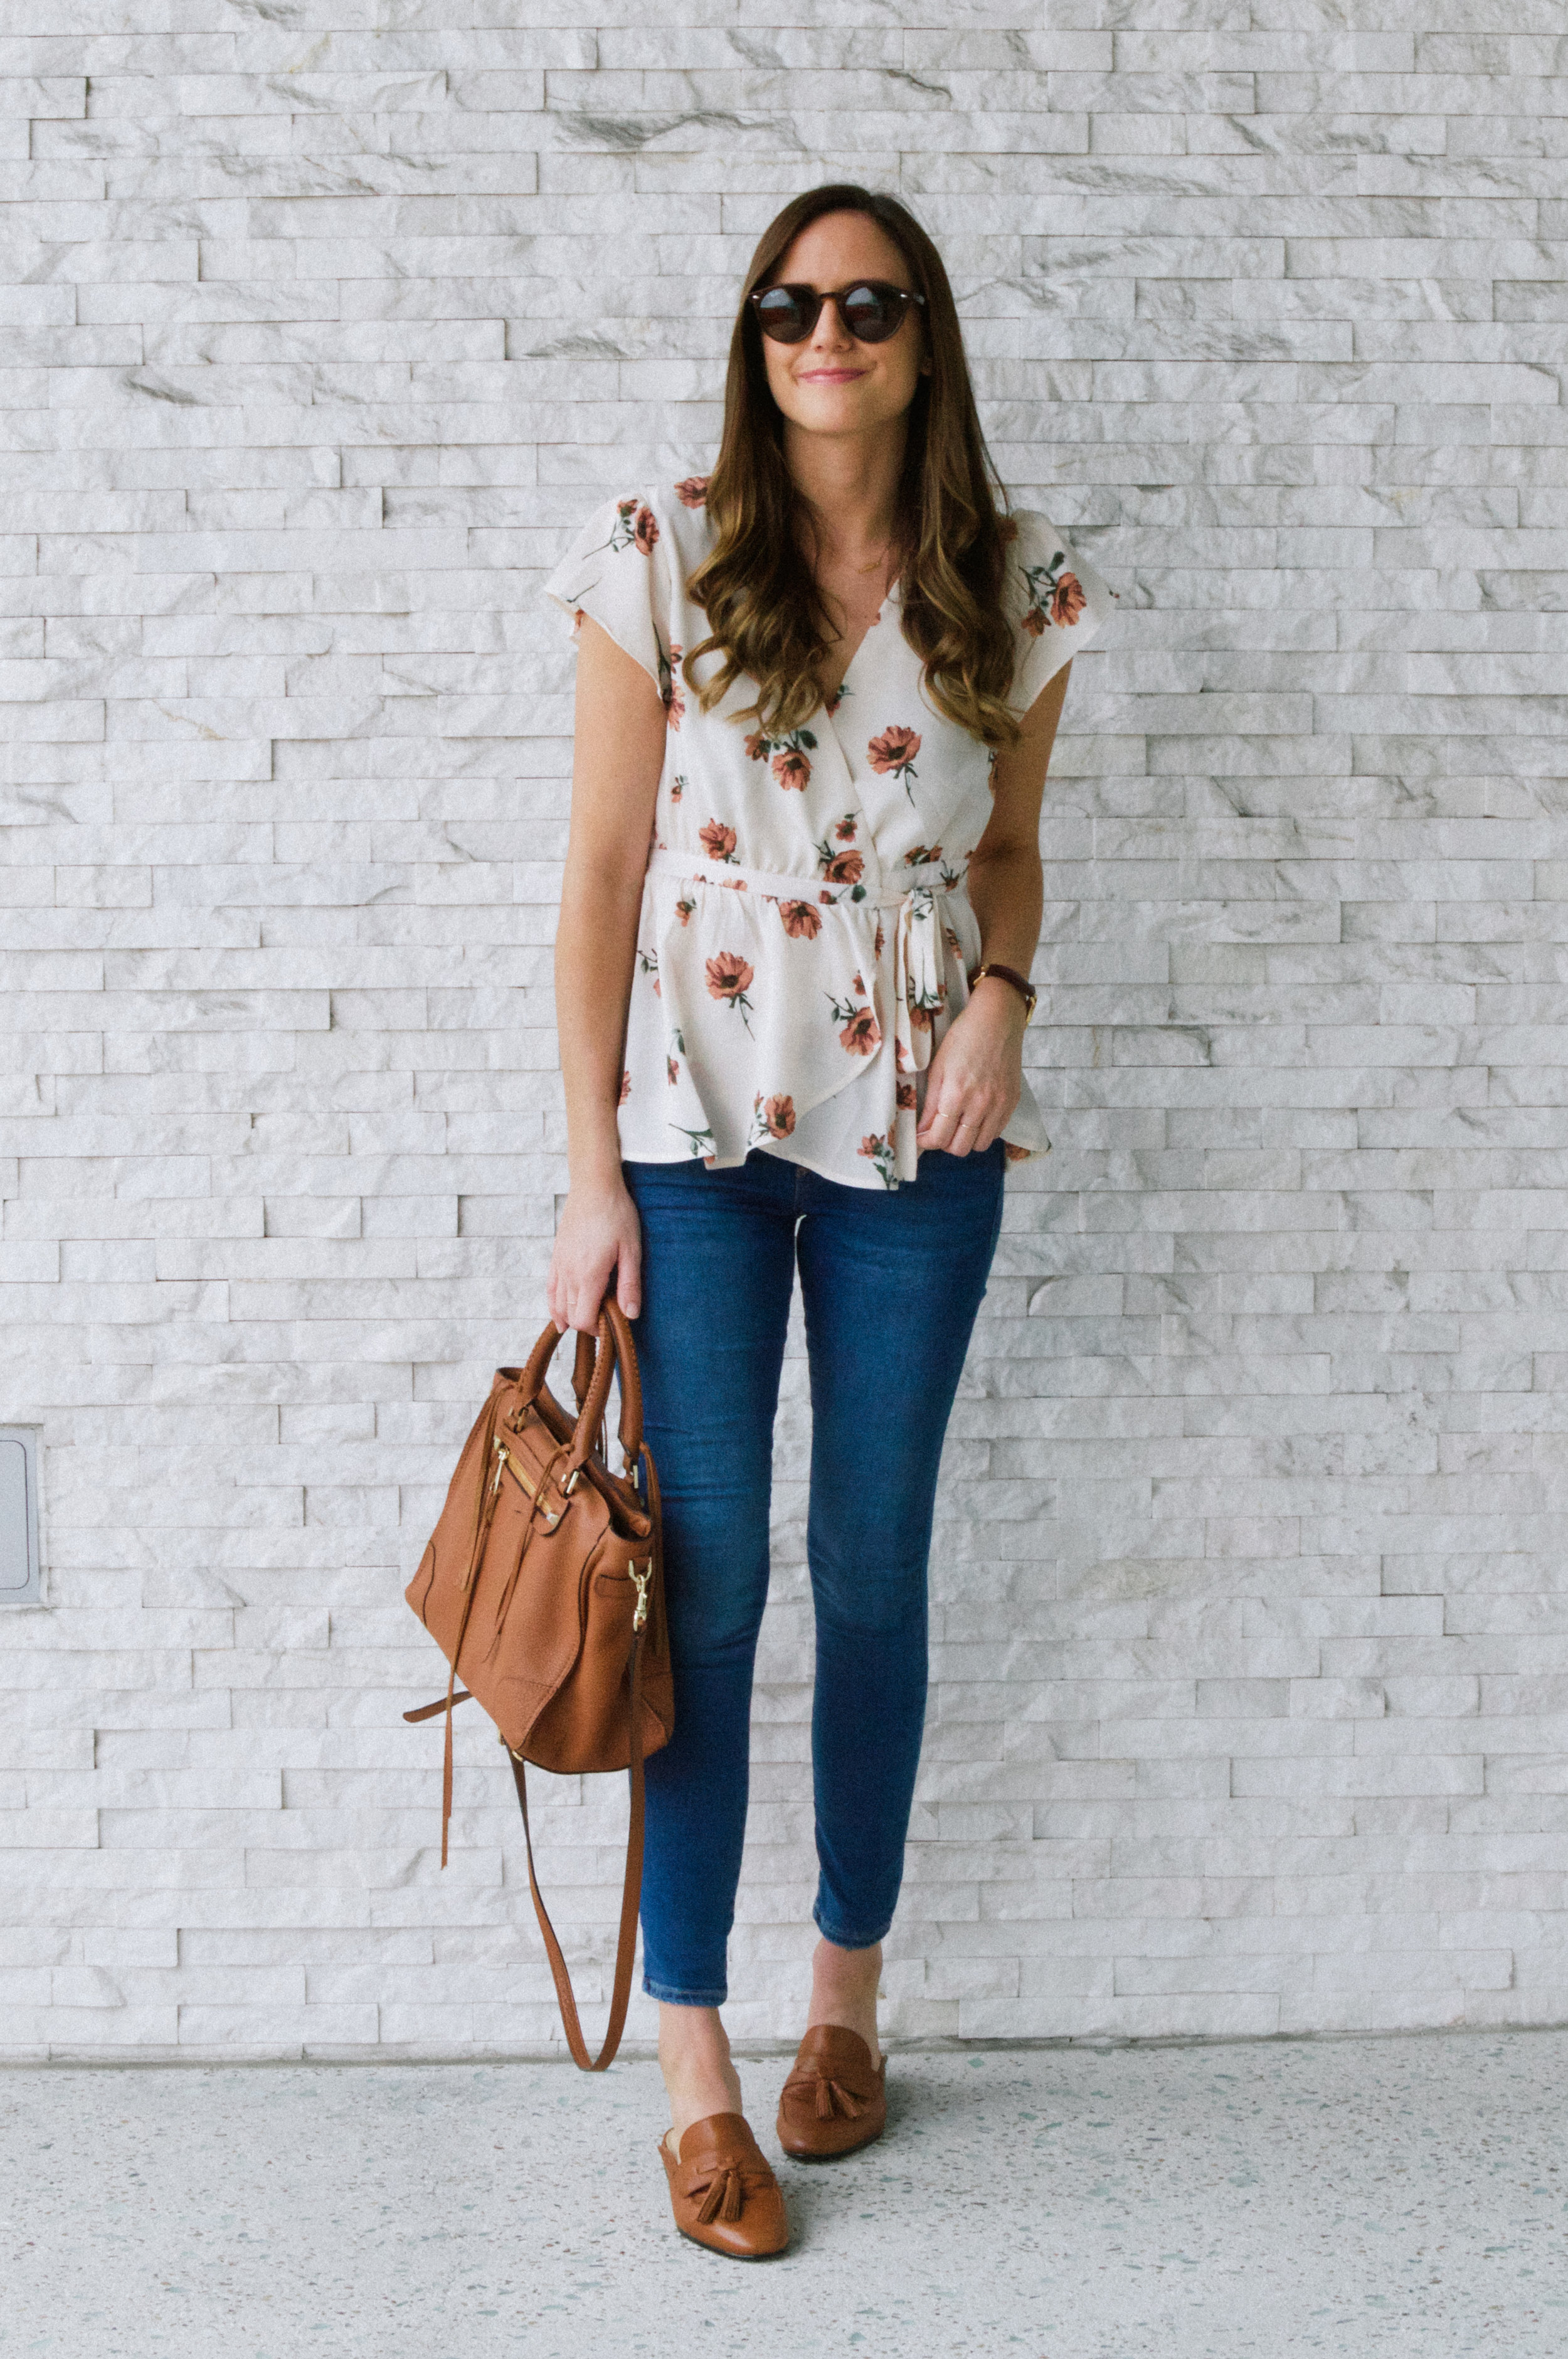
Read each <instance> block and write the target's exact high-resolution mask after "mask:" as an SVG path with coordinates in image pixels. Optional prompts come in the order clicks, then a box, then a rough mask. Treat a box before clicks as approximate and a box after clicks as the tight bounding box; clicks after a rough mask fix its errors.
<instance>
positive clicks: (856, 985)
mask: <svg viewBox="0 0 1568 2359" xmlns="http://www.w3.org/2000/svg"><path fill="white" fill-rule="evenodd" d="M849 988H850V990H851V991H852V992H853V993H854V995H855V996H856V998H857V999H864V997H865V995H866V986H865V984H864V983H863V982H862V981H861V979H860V976H859V975H857V976H856V977H855V980H854V982H853V983H852V984H850V985H849Z"/></svg>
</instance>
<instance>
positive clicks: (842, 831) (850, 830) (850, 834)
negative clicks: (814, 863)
mask: <svg viewBox="0 0 1568 2359" xmlns="http://www.w3.org/2000/svg"><path fill="white" fill-rule="evenodd" d="M859 824H860V822H859V821H858V820H857V819H856V816H855V814H854V812H853V811H846V812H845V814H844V816H843V818H842V819H836V820H835V821H834V822H833V832H834V834H835V836H836V837H837V838H838V842H839V843H854V841H855V830H856V828H857V827H858V826H859Z"/></svg>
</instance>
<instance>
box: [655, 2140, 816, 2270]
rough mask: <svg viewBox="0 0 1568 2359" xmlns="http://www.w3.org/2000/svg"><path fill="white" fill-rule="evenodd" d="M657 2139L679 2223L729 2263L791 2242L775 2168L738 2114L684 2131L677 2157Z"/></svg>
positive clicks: (775, 2250) (698, 2242)
mask: <svg viewBox="0 0 1568 2359" xmlns="http://www.w3.org/2000/svg"><path fill="white" fill-rule="evenodd" d="M666 2140H667V2134H666V2137H665V2138H661V2139H660V2140H659V2156H660V2158H661V2160H662V2161H663V2163H664V2166H665V2172H666V2174H667V2175H668V2178H669V2182H670V2208H671V2210H672V2211H673V2212H674V2213H675V2215H676V2227H677V2228H678V2229H679V2230H680V2232H681V2234H682V2235H683V2236H689V2237H690V2238H691V2241H692V2243H693V2244H694V2245H706V2246H707V2247H708V2251H709V2252H710V2253H722V2254H723V2255H724V2256H725V2257H726V2258H727V2259H729V2260H731V2261H765V2260H767V2259H769V2258H771V2256H773V2254H774V2253H782V2252H783V2251H784V2246H785V2245H787V2244H788V2243H789V2214H788V2213H787V2212H785V2210H784V2192H783V2190H782V2189H781V2188H780V2186H779V2183H778V2180H776V2179H775V2178H774V2177H773V2167H772V2165H771V2164H770V2163H769V2161H768V2158H767V2157H766V2155H765V2154H764V2153H763V2152H762V2147H760V2146H759V2145H758V2144H757V2141H756V2139H755V2138H754V2137H753V2136H752V2129H751V2125H750V2123H749V2122H748V2121H747V2120H746V2117H745V2115H744V2114H708V2117H707V2119H706V2120H705V2121H700V2122H693V2123H692V2125H691V2126H690V2127H689V2129H687V2131H686V2132H685V2133H684V2135H683V2136H682V2138H681V2142H680V2153H679V2155H678V2156H676V2155H674V2154H672V2153H671V2152H670V2149H669V2146H668V2144H667V2142H666Z"/></svg>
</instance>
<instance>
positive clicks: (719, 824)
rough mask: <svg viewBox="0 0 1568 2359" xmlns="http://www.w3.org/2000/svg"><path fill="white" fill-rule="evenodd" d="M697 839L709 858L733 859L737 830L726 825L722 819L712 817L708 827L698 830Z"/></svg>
mask: <svg viewBox="0 0 1568 2359" xmlns="http://www.w3.org/2000/svg"><path fill="white" fill-rule="evenodd" d="M697 839H698V841H699V843H701V845H702V848H703V850H704V852H706V853H707V854H708V858H709V860H733V859H734V857H735V831H734V829H733V828H732V827H726V826H725V824H724V822H723V821H722V820H721V819H710V820H709V821H708V824H707V826H706V827H699V828H698V829H697Z"/></svg>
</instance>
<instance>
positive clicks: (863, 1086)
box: [548, 187, 1108, 2259]
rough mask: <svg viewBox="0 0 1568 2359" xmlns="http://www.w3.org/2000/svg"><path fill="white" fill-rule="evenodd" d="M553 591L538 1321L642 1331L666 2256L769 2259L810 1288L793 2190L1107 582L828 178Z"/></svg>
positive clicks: (873, 2009)
mask: <svg viewBox="0 0 1568 2359" xmlns="http://www.w3.org/2000/svg"><path fill="white" fill-rule="evenodd" d="M548 587H549V590H550V592H551V594H552V595H553V596H554V597H556V598H557V599H558V600H559V602H560V603H562V604H563V605H564V606H566V607H567V608H568V612H569V613H570V614H571V615H572V617H573V623H574V627H576V628H577V629H578V632H579V658H578V689H577V737H576V760H575V766H574V772H573V789H572V822H571V836H570V843H569V848H568V854H567V864H566V880H565V888H564V892H563V897H562V905H561V919H560V930H559V935H558V938H557V952H556V985H557V1009H558V1020H559V1027H560V1046H561V1062H562V1067H563V1070H564V1072H565V1075H566V1099H567V1124H568V1161H569V1171H570V1190H569V1193H568V1197H567V1201H566V1206H565V1209H564V1211H563V1212H562V1215H561V1220H560V1225H559V1230H558V1234H557V1239H556V1247H555V1257H554V1260H553V1263H552V1266H551V1272H550V1285H549V1299H550V1310H551V1314H552V1316H553V1317H554V1319H555V1321H556V1323H557V1326H558V1327H559V1328H560V1329H561V1330H562V1331H563V1332H564V1331H565V1330H566V1329H567V1328H568V1327H577V1328H591V1327H592V1326H593V1324H594V1321H595V1316H596V1313H597V1310H598V1307H599V1304H600V1299H601V1298H602V1296H603V1294H604V1292H605V1290H606V1288H608V1287H609V1286H610V1285H611V1283H613V1284H614V1286H615V1287H616V1288H617V1290H618V1292H619V1295H620V1299H621V1301H622V1304H623V1306H624V1307H625V1309H626V1310H627V1312H628V1313H629V1314H630V1315H632V1316H633V1317H635V1318H637V1319H638V1320H639V1327H638V1355H639V1360H640V1364H641V1369H642V1377H643V1388H644V1396H645V1405H646V1419H647V1431H648V1436H649V1440H650V1444H651V1447H652V1449H653V1452H654V1459H655V1462H656V1463H657V1465H658V1468H659V1471H660V1476H661V1481H662V1484H663V1491H664V1502H665V1567H666V1575H665V1577H666V1583H667V1595H668V1612H669V1617H670V1636H671V1647H672V1653H673V1659H674V1665H675V1672H676V1733H675V1736H674V1739H673V1741H672V1742H671V1743H670V1745H668V1746H667V1747H666V1748H665V1750H664V1751H662V1752H660V1753H657V1754H655V1755H654V1756H653V1757H652V1758H651V1759H650V1761H649V1763H648V1770H647V1851H646V1864H645V1868H644V1875H643V1910H642V1915H643V1967H644V1978H643V1988H644V1989H645V1990H646V1991H648V1992H649V1993H650V1994H651V1995H653V1996H654V1998H656V1999H657V2000H658V2001H659V2003H660V2012H659V2025H660V2029H659V2058H660V2062H661V2064H662V2065H663V2068H664V2073H665V2082H666V2083H667V2085H668V2090H669V2097H670V2111H671V2126H670V2131H669V2134H668V2136H667V2137H666V2138H665V2140H664V2141H663V2142H662V2145H661V2153H662V2156H663V2158H664V2162H665V2169H666V2172H667V2173H668V2175H669V2182H670V2193H671V2201H672V2204H673V2206H674V2211H675V2216H676V2224H677V2226H679V2227H680V2228H681V2229H682V2231H683V2232H684V2233H685V2234H688V2235H690V2236H693V2237H695V2238H696V2240H697V2242H698V2243H700V2244H705V2245H709V2246H711V2247H712V2248H713V2249H715V2250H717V2251H719V2252H722V2253H727V2254H730V2255H732V2256H736V2257H741V2258H748V2259H750V2258H755V2257H757V2256H760V2255H762V2254H763V2253H771V2252H777V2251H780V2250H782V2249H783V2247H784V2244H785V2243H786V2241H787V2237H788V2226H787V2222H786V2220H785V2216H784V2202H783V2197H782V2195H781V2193H780V2190H779V2188H778V2185H777V2182H776V2181H775V2180H774V2178H773V2172H772V2170H771V2169H769V2167H768V2164H767V2162H766V2161H765V2159H764V2158H763V2157H762V2152H761V2150H760V2148H759V2147H758V2146H757V2144H756V2141H755V2139H754V2137H753V2136H752V2132H751V2130H750V2128H749V2127H748V2125H747V2124H746V2121H745V2119H744V2116H743V2114H742V2112H741V2084H740V2081H739V2079H738V2077H737V2075H736V2073H735V2071H734V2068H733V2066H732V2064H731V2062H730V2050H729V2045H728V2041H727V2039H726V2037H725V2033H724V2029H723V2026H722V2023H721V2021H720V2018H719V2005H720V2003H721V2002H722V2000H723V1999H724V1997H725V1995H726V1955H727V1940H728V1935H729V1932H730V1924H731V1921H732V1917H733V1910H734V1898H735V1890H736V1884H737V1879H738V1877H739V1874H740V1867H741V1843H742V1839H743V1834H744V1828H745V1819H746V1772H747V1751H748V1733H749V1723H750V1712H751V1690H752V1657H753V1653H754V1649H755V1645H756V1638H757V1631H758V1625H759V1624H760V1622H761V1619H762V1606H763V1602H764V1599H765V1595H766V1591H767V1580H768V1508H769V1481H770V1474H771V1465H772V1442H773V1413H774V1408H775V1406H776V1402H777V1397H778V1386H779V1375H780V1367H781V1363H782V1358H783V1353H784V1334H785V1326H786V1322H787V1319H788V1314H789V1304H790V1296H791V1292H792V1288H793V1285H794V1277H795V1267H796V1266H797V1264H798V1266H799V1270H800V1276H801V1285H802V1289H803V1294H804V1299H805V1308H806V1335H807V1343H808V1348H809V1353H810V1375H811V1398H812V1409H813V1441H812V1457H811V1501H810V1512H809V1519H808V1528H807V1554H808V1558H809V1561H810V1571H811V1583H812V1594H813V1601H814V1604H815V1608H816V1697H815V1704H814V1712H813V1721H812V1760H813V1774H814V1785H815V1794H816V1845H817V1854H818V1860H819V1864H820V1871H821V1874H820V1883H819V1887H818V1895H817V1900H816V1909H815V1912H814V1913H815V1919H816V1926H817V1929H818V1931H819V1932H820V1934H821V1939H820V1940H819V1941H818V1943H817V1946H816V1954H815V1959H814V1963H813V1973H812V1992H811V2004H810V2009H809V2014H808V2018H807V2030H806V2038H805V2040H804V2042H803V2044H802V2047H801V2050H800V2053H799V2056H798V2058H797V2060H796V2063H795V2068H794V2070H793V2071H792V2072H791V2075H790V2078H789V2081H788V2082H787V2083H786V2086H785V2089H784V2096H783V2100H782V2102H781V2106H780V2111H779V2117H778V2133H779V2136H780V2139H781V2141H782V2143H783V2145H784V2147H785V2149H786V2150H787V2151H788V2152H789V2153H791V2154H792V2155H795V2156H798V2157H801V2158H826V2157H828V2156H837V2155H842V2154H847V2153H849V2152H851V2151H853V2150H854V2149H855V2148H857V2147H860V2146H863V2145H865V2144H867V2143H868V2142H869V2141H870V2140H871V2138H873V2137H875V2136H878V2135H879V2133H880V2131H881V2127H882V2123H883V2119H884V2101H883V2084H884V2077H885V2062H884V2060H883V2059H882V2058H881V2054H880V2051H879V2049H878V2042H877V1984H878V1976H879V1971H880V1968H881V1941H882V1938H883V1936H884V1934H885V1933H886V1932H887V1930H888V1928H889V1926H890V1924H891V1922H892V1915H893V1908H894V1904H895V1902H896V1899H897V1897H898V1889H899V1883H900V1878H901V1875H902V1873H903V1847H904V1836H905V1832H906V1828H907V1824H908V1818H909V1810H910V1802H911V1797H912V1794H913V1791H914V1775H915V1769H916V1766H917V1763H918V1760H919V1755H920V1743H921V1734H922V1727H923V1723H924V1718H925V1686H926V1587H925V1573H926V1555H927V1550H928V1548H929V1545H930V1536H931V1520H932V1511H933V1504H934V1498H935V1483H936V1470H937V1461H938V1458H939V1456H940V1453H941V1448H942V1439H943V1434H944V1431H945V1429H946V1421H947V1417H948V1413H949V1410H950V1409H951V1407H952V1402H953V1397H954V1394H955V1391H956V1389H957V1383H958V1378H959V1375H960V1373H961V1370H962V1367H963V1362H964V1354H965V1351H966V1349H967V1346H968V1339H969V1333H970V1330H971V1327H972V1325H973V1322H974V1319H975V1314H976V1311H977V1310H978V1309H979V1302H980V1299H981V1296H982V1295H983V1293H984V1291H985V1285H986V1277H987V1273H988V1271H989V1266H990V1260H991V1256H992V1253H993V1251H994V1248H995V1245H996V1239H997V1234H998V1231H999V1228H1000V1220H1001V1200H1002V1170H1003V1164H1004V1161H1005V1160H1006V1159H1008V1158H1014V1157H1023V1156H1027V1155H1031V1154H1034V1153H1038V1152H1042V1151H1044V1149H1045V1147H1047V1145H1048V1142H1047V1140H1046V1138H1045V1136H1044V1131H1043V1129H1042V1127H1041V1121H1040V1114H1039V1111H1038V1109H1037V1108H1036V1106H1035V1103H1034V1101H1033V1097H1032V1096H1031V1095H1030V1093H1029V1091H1028V1089H1027V1087H1026V1086H1025V1084H1024V1082H1023V1074H1022V1040H1023V1027H1024V1024H1025V1022H1026V1020H1027V1018H1028V1016H1029V1015H1030V1013H1031V1011H1032V1008H1033V991H1032V988H1031V986H1030V984H1029V982H1028V970H1029V965H1030V962H1031V960H1032V958H1033V953H1034V949H1035V945H1036V943H1037V940H1038V939H1039V929H1040V917H1041V897H1042V882H1041V866H1040V853H1039V813H1040V804H1041V796H1042V791H1043V788H1044V778H1045V771H1046V766H1047V763H1048V762H1049V759H1050V755H1051V746H1052V741H1053V739H1054V734H1055V730H1056V723H1057V719H1058V716H1059V714H1060V712H1061V709H1062V701H1063V697H1064V695H1065V690H1066V683H1067V673H1068V668H1069V665H1070V661H1071V658H1072V655H1073V652H1074V650H1075V648H1076V647H1078V646H1079V645H1080V644H1081V643H1082V642H1083V641H1084V640H1085V639H1086V638H1087V637H1088V636H1090V634H1091V633H1092V632H1093V630H1094V629H1095V628H1096V627H1097V626H1098V623H1099V621H1100V619H1101V617H1102V615H1103V614H1104V613H1105V612H1106V611H1107V609H1108V592H1106V591H1105V589H1104V585H1103V584H1102V583H1101V582H1099V581H1098V577H1097V576H1096V575H1095V574H1093V573H1092V572H1091V571H1089V569H1088V568H1087V566H1085V565H1083V564H1082V563H1081V562H1080V561H1079V560H1076V558H1075V557H1074V555H1073V553H1072V551H1071V550H1070V549H1068V547H1067V544H1066V543H1065V541H1064V540H1063V539H1062V538H1061V537H1060V535H1059V534H1058V533H1056V532H1055V531H1054V528H1053V527H1051V526H1050V525H1049V524H1048V523H1047V522H1046V521H1045V519H1044V517H1042V516H1027V515H1025V516H1017V517H1015V518H1012V519H1007V518H1005V517H1001V516H999V514H998V511H997V506H996V504H995V499H994V495H993V490H992V483H991V478H990V476H989V461H988V457H987V453H986V451H985V446H984V443H983V440H982V439H981V435H980V430H979V419H978V418H977V415H976V410H975V404H974V397H973V394H972V392H971V389H970V385H969V379H968V368H967V365H966V362H965V358H964V350H963V342H962V338H961V334H960V331H959V327H958V321H957V311H956V310H955V308H954V303H953V298H952V293H951V290H950V288H949V286H948V282H947V277H946V272H945V270H944V269H943V266H942V263H941V259H940V257H939V256H938V255H937V253H936V250H935V246H934V245H932V243H931V241H930V239H929V238H928V237H927V236H926V235H925V232H924V231H923V230H921V228H920V227H919V225H918V224H917V223H915V222H914V219H913V218H912V217H911V215H910V214H909V213H908V212H905V210H904V208H903V206H902V205H900V204H899V203H897V202H896V201H894V200H893V199H892V198H891V197H884V196H874V195H871V194H870V193H868V192H867V191H866V190H862V189H859V188H854V187H829V188H824V189H816V190H811V191H810V192H809V193H808V194H806V195H805V196H802V197H798V198H796V199H795V201H794V202H793V203H792V204H790V205H788V206H786V207H785V208H784V212H782V213H781V214H780V215H779V216H778V219H777V220H776V221H775V222H774V223H773V225H772V227H771V228H770V229H769V230H768V231H767V232H766V234H764V236H763V238H762V243H761V245H759V246H758V248H757V252H756V254H755V255H754V257H753V259H752V267H751V271H750V274H749V276H748V278H747V282H746V289H745V295H744V299H743V300H742V302H741V310H740V316H739V318H738V320H737V322H736V326H735V332H734V336H733V340H732V342H731V346H730V371H729V381H728V387H727V393H726V401H725V419H724V439H723V443H722V446H721V449H720V451H719V460H718V463H717V465H716V467H715V469H714V472H713V473H712V474H711V476H709V477H707V478H700V477H696V476H691V477H687V478H686V479H685V480H684V481H682V482H679V483H676V484H671V485H669V486H665V485H661V484H643V485H642V486H641V487H640V488H639V490H638V491H637V493H636V494H635V495H631V496H627V497H623V498H619V499H616V500H613V501H611V502H610V503H608V504H607V506H605V507H603V508H602V509H600V512H599V513H598V515H597V516H594V517H593V518H592V520H591V521H590V523H589V526H588V527H587V528H586V529H585V531H584V532H583V533H582V534H581V536H580V537H579V540H578V542H577V543H576V545H575V546H574V548H573V549H571V551H570V553H569V554H568V557H567V558H566V560H565V561H564V562H563V563H562V564H561V565H560V566H559V567H558V568H557V571H556V572H555V573H554V574H553V575H552V577H551V579H550V582H549V584H548ZM650 843H651V849H650Z"/></svg>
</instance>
